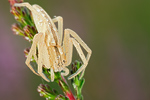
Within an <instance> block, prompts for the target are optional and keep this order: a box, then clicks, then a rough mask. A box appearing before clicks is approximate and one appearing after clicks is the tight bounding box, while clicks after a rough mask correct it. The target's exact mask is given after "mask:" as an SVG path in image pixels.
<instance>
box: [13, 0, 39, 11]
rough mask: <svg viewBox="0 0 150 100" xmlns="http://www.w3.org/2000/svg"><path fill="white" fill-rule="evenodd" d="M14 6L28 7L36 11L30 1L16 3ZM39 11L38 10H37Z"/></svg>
mask: <svg viewBox="0 0 150 100" xmlns="http://www.w3.org/2000/svg"><path fill="white" fill-rule="evenodd" d="M14 6H16V7H27V8H28V9H29V10H31V11H36V10H35V9H34V8H33V7H32V6H31V5H30V4H29V3H28V2H24V3H15V4H14ZM36 12H37V11H36Z"/></svg>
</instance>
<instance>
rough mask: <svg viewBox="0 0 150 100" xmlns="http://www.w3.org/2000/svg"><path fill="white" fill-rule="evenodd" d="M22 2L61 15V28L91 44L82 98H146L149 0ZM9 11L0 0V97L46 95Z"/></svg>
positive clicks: (149, 85) (149, 89) (149, 91)
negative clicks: (32, 68)
mask: <svg viewBox="0 0 150 100" xmlns="http://www.w3.org/2000/svg"><path fill="white" fill-rule="evenodd" d="M26 2H29V3H30V4H38V5H40V6H42V7H43V8H44V9H45V10H46V11H47V12H48V14H49V15H50V16H51V17H53V16H55V15H56V16H62V17H63V20H64V29H65V28H70V29H72V30H74V31H75V32H77V34H78V35H79V36H80V37H81V38H82V39H83V40H84V41H85V42H86V43H87V44H88V46H89V47H90V48H91V49H92V51H93V52H92V56H91V59H90V61H89V64H88V66H87V69H86V72H85V79H86V82H85V85H84V87H83V91H82V92H83V96H84V100H150V1H149V0H82V1H81V0H26ZM9 10H10V7H9V3H8V1H7V0H1V3H0V100H44V98H41V97H39V94H38V92H37V91H36V88H37V86H38V85H39V84H40V83H43V81H42V80H41V78H40V77H38V76H36V75H34V74H33V73H32V72H31V71H30V70H29V68H28V67H27V66H26V65H25V63H24V62H25V57H24V54H23V50H24V48H26V47H30V44H29V43H28V42H27V41H26V40H24V39H23V38H22V37H19V36H16V35H13V32H12V31H11V29H10V28H11V25H12V24H13V23H14V22H16V21H15V20H14V17H13V15H12V14H10V11H9ZM75 52H76V51H75ZM74 54H75V55H74V56H76V53H74ZM77 57H78V56H77ZM77 59H78V60H79V59H80V58H77ZM44 83H45V82H44ZM49 84H51V85H52V86H56V87H57V85H55V84H53V83H49Z"/></svg>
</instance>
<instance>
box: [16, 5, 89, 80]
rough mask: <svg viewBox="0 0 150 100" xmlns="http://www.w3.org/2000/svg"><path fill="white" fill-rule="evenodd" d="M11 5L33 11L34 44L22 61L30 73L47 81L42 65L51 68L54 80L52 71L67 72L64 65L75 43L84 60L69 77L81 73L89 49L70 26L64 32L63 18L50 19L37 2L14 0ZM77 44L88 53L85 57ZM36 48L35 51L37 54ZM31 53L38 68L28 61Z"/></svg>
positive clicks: (69, 61)
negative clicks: (14, 2)
mask: <svg viewBox="0 0 150 100" xmlns="http://www.w3.org/2000/svg"><path fill="white" fill-rule="evenodd" d="M14 6H19V7H22V6H23V7H27V8H28V9H29V10H30V11H31V13H32V16H33V20H34V23H35V25H36V28H37V30H38V33H37V34H36V35H35V36H34V38H33V44H32V46H31V49H30V52H29V54H28V56H27V59H26V62H25V63H26V65H27V66H28V67H29V68H30V69H31V70H32V71H33V73H35V74H37V75H39V76H41V77H42V78H43V79H45V80H46V81H48V82H49V79H48V78H47V77H46V76H45V75H44V74H43V70H42V67H43V66H44V67H45V68H47V69H50V70H51V81H54V72H58V71H59V72H61V71H63V72H62V73H61V75H63V76H66V75H68V74H69V70H68V68H67V67H66V66H68V65H70V63H71V61H72V52H73V45H74V46H75V48H76V50H77V52H78V53H79V56H80V57H81V59H82V61H83V65H82V66H81V67H80V68H79V69H78V70H77V71H76V72H75V73H74V74H72V75H71V76H69V77H68V79H72V78H73V77H75V76H76V75H78V74H79V73H80V72H82V74H83V72H84V71H85V68H86V66H87V64H88V61H89V59H90V56H91V53H92V51H91V49H90V48H89V47H88V46H87V45H86V44H85V43H84V41H83V40H82V39H81V38H80V37H79V36H78V35H77V34H76V33H75V32H74V31H72V30H71V29H65V30H64V34H63V18H62V17H61V16H58V17H55V18H54V19H51V18H50V16H49V15H48V14H47V13H46V12H45V11H44V9H42V8H41V7H40V6H38V5H32V6H31V5H30V4H29V3H16V4H15V5H14ZM56 22H58V29H57V28H56V26H55V24H54V23H56ZM63 36H64V38H63ZM80 45H81V46H83V48H84V49H85V50H86V51H87V53H88V54H87V57H85V55H84V53H83V51H82V49H81V47H80ZM37 49H38V55H36V54H37V53H36V52H37ZM32 56H33V57H34V59H35V61H36V62H37V64H38V70H37V72H36V71H35V70H34V69H33V67H32V66H31V65H30V62H31V59H32ZM82 74H81V76H82Z"/></svg>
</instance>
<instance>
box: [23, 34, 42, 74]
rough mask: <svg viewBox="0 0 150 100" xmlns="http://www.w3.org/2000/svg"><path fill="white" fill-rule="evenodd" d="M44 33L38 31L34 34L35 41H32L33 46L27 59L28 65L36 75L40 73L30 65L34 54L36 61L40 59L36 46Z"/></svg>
mask: <svg viewBox="0 0 150 100" xmlns="http://www.w3.org/2000/svg"><path fill="white" fill-rule="evenodd" d="M41 35H42V33H38V34H36V35H35V36H34V38H33V43H32V46H31V49H30V52H29V54H28V56H27V59H26V61H25V63H26V65H27V66H28V67H29V68H30V69H31V70H32V72H33V73H34V74H36V75H39V74H38V73H37V72H36V71H35V70H34V68H33V67H32V66H31V65H30V62H31V59H32V56H34V59H35V61H36V62H37V61H38V59H37V56H36V46H37V43H38V40H39V39H40V37H41Z"/></svg>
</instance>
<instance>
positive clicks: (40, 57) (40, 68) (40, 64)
mask: <svg viewBox="0 0 150 100" xmlns="http://www.w3.org/2000/svg"><path fill="white" fill-rule="evenodd" d="M39 45H40V46H38V48H39V49H38V50H39V55H38V73H39V74H40V76H41V77H42V78H43V79H44V80H46V81H47V82H49V79H48V78H47V77H46V76H45V75H44V74H43V65H45V64H44V63H43V62H44V61H43V60H44V59H43V58H44V57H45V55H44V54H43V52H44V51H45V48H46V46H45V44H44V43H41V41H40V43H39Z"/></svg>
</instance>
